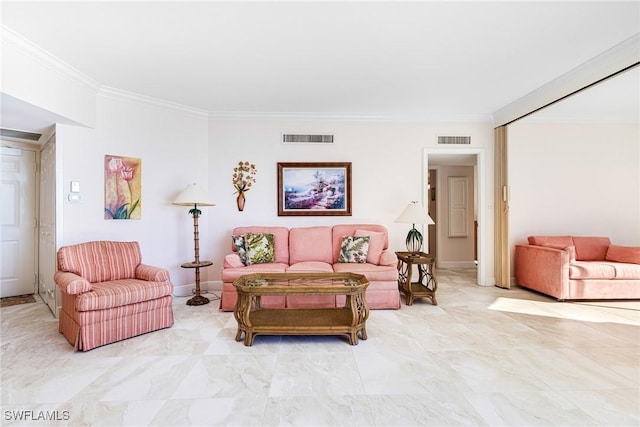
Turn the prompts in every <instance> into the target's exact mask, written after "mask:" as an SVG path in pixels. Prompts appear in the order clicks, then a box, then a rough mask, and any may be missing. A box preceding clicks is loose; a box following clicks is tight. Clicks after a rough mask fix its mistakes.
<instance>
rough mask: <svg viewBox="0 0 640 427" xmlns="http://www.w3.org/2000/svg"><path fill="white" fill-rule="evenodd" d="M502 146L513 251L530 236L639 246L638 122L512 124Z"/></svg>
mask: <svg viewBox="0 0 640 427" xmlns="http://www.w3.org/2000/svg"><path fill="white" fill-rule="evenodd" d="M508 141H509V152H508V156H509V158H508V162H509V184H510V186H511V203H510V209H509V218H510V219H509V240H510V247H511V249H512V252H513V251H514V247H515V246H514V245H515V244H517V243H521V242H525V241H526V239H527V236H529V235H534V234H543V235H554V234H561V235H587V236H608V237H609V238H610V239H611V241H612V242H614V243H616V244H619V245H632V246H640V126H639V125H638V124H637V123H634V124H616V123H610V124H585V123H575V124H567V123H564V124H563V123H555V124H554V123H546V124H545V123H526V122H516V123H514V124H512V125H509V128H508ZM512 262H513V256H512ZM511 271H512V272H513V265H512V270H511Z"/></svg>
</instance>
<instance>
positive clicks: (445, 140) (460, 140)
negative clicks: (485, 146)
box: [438, 136, 471, 145]
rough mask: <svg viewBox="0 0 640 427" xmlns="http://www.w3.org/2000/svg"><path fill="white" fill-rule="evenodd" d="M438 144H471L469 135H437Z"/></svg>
mask: <svg viewBox="0 0 640 427" xmlns="http://www.w3.org/2000/svg"><path fill="white" fill-rule="evenodd" d="M438 144H446V145H468V144H471V137H470V136H439V137H438Z"/></svg>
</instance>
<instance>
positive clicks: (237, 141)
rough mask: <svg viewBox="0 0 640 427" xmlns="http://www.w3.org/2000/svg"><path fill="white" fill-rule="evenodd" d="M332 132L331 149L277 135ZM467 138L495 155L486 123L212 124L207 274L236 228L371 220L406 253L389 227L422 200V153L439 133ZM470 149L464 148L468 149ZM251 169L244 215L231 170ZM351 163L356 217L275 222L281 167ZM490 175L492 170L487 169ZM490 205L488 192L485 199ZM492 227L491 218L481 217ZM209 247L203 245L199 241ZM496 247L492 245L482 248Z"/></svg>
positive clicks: (398, 232)
mask: <svg viewBox="0 0 640 427" xmlns="http://www.w3.org/2000/svg"><path fill="white" fill-rule="evenodd" d="M296 132H300V133H329V134H334V135H335V143H334V144H333V145H313V144H309V145H299V146H291V145H284V144H282V143H281V142H280V140H281V133H296ZM452 134H455V135H471V136H472V141H473V147H475V148H478V147H489V148H490V150H488V151H489V152H488V153H487V154H488V156H489V157H492V156H493V154H492V152H493V150H492V147H493V127H492V125H491V124H490V123H425V124H415V123H370V122H360V123H348V122H320V121H318V122H313V123H310V122H277V121H259V120H255V121H231V120H229V121H216V120H212V121H211V122H210V130H209V144H210V145H209V167H210V169H209V173H210V175H209V187H210V188H212V193H213V197H214V199H215V203H216V204H217V206H215V207H212V208H210V209H208V210H207V212H206V218H207V220H208V221H209V229H210V236H211V240H210V242H209V244H210V245H211V246H212V251H213V252H214V253H216V254H218V256H216V258H215V259H213V260H212V261H214V266H213V267H212V268H211V270H212V272H215V276H214V277H212V276H211V275H210V276H209V277H210V278H211V279H212V280H219V277H220V270H221V267H222V256H221V255H222V254H224V253H228V252H229V251H230V248H231V243H230V235H231V231H232V229H233V228H234V227H236V226H241V225H282V226H286V227H297V226H312V225H320V224H326V225H333V224H339V223H356V222H367V223H369V222H371V223H377V224H382V225H384V226H386V227H387V228H388V229H389V233H390V246H391V249H392V250H405V244H404V240H405V237H406V234H407V231H408V228H407V227H408V224H396V223H395V222H394V221H395V219H396V218H397V217H398V215H400V213H401V212H402V210H403V209H404V208H405V207H406V205H407V204H408V203H409V202H410V201H412V200H419V201H421V202H424V200H423V198H424V194H425V192H426V190H425V189H426V177H425V176H423V175H424V174H423V167H424V164H423V163H424V162H423V150H424V148H426V147H435V146H436V137H437V135H452ZM467 148H468V147H467ZM241 160H242V161H249V162H252V163H255V164H256V166H257V168H258V174H257V183H256V184H255V185H254V187H253V188H252V190H251V191H249V192H248V193H247V204H246V208H245V210H244V211H243V212H239V211H238V210H237V208H236V203H235V195H234V194H233V191H234V189H233V186H232V185H231V175H232V171H233V167H234V166H235V165H236V164H237V163H238V162H239V161H241ZM323 161H340V162H351V163H352V168H353V180H352V181H353V182H352V192H353V198H352V202H353V212H352V216H351V217H339V216H336V217H278V215H277V182H276V180H277V175H276V174H277V163H278V162H323ZM486 173H487V175H491V176H490V177H487V178H491V181H490V182H492V174H493V169H492V168H488V170H487V172H486ZM487 198H488V200H493V194H492V193H490V194H488V195H487ZM485 219H486V221H493V213H492V212H487V213H485ZM202 245H207V243H202V244H201V246H202ZM489 245H490V247H493V242H492V241H491V242H488V244H487V246H489ZM485 255H486V258H487V259H486V260H485V261H486V265H487V270H486V279H485V280H486V281H491V280H493V279H492V278H493V253H492V250H491V249H488V250H485Z"/></svg>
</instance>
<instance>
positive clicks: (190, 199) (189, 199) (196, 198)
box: [173, 183, 215, 305]
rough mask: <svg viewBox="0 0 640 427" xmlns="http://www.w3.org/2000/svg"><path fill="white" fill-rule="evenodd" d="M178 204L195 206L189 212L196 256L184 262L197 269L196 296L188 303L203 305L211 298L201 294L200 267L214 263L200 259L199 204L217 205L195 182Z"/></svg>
mask: <svg viewBox="0 0 640 427" xmlns="http://www.w3.org/2000/svg"><path fill="white" fill-rule="evenodd" d="M173 204H174V205H178V206H193V208H192V209H190V210H189V213H190V214H191V215H192V216H193V249H194V253H195V258H194V261H193V262H190V263H185V264H182V267H185V268H195V269H196V292H195V296H194V297H193V298H191V299H190V300H188V301H187V305H203V304H207V303H208V302H209V299H208V298H206V297H203V296H202V295H200V267H206V266H209V265H211V264H213V263H212V262H211V261H200V243H199V240H200V233H199V231H198V217H200V215H201V214H202V211H201V210H200V209H198V206H215V205H214V204H213V203H211V202H210V201H209V196H207V194H206V193H205V192H204V191H202V189H200V187H198V186H197V185H196V184H195V183H193V184H189V185H187V187H186V188H185V189H184V190H182V193H180V194H179V195H178V197H177V198H176V199H175V200H174V201H173Z"/></svg>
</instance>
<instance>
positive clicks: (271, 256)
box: [244, 233, 275, 265]
mask: <svg viewBox="0 0 640 427" xmlns="http://www.w3.org/2000/svg"><path fill="white" fill-rule="evenodd" d="M244 248H245V250H246V251H247V265H252V264H266V263H269V262H274V260H275V250H274V246H273V234H253V233H247V234H245V235H244Z"/></svg>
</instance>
